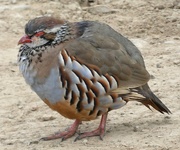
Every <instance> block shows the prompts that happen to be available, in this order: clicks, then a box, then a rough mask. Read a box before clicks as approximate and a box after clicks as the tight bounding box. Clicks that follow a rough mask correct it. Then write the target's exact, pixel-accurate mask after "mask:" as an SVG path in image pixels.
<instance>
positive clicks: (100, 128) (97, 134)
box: [74, 113, 107, 141]
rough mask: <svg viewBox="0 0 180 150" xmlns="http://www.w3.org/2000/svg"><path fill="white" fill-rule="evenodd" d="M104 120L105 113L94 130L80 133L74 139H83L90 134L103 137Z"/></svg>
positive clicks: (105, 118) (105, 117)
mask: <svg viewBox="0 0 180 150" xmlns="http://www.w3.org/2000/svg"><path fill="white" fill-rule="evenodd" d="M106 120H107V113H106V114H103V115H102V118H101V122H100V125H99V127H98V128H97V129H96V130H94V131H91V132H84V133H81V134H80V135H79V136H78V137H77V138H76V139H75V140H74V141H77V140H80V139H83V138H85V137H91V136H99V137H100V139H101V140H103V137H104V135H105V128H106Z"/></svg>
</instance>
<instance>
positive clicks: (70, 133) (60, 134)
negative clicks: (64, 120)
mask: <svg viewBox="0 0 180 150" xmlns="http://www.w3.org/2000/svg"><path fill="white" fill-rule="evenodd" d="M79 124H81V121H79V120H75V122H74V123H73V124H72V125H71V127H70V128H69V129H68V130H67V131H64V132H57V133H55V134H53V135H50V136H48V137H43V138H42V140H45V141H48V140H54V139H58V138H62V141H63V140H66V139H68V138H70V137H72V136H73V135H74V134H75V133H76V131H77V129H78V126H79Z"/></svg>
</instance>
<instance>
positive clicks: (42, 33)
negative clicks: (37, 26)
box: [35, 31, 45, 37]
mask: <svg viewBox="0 0 180 150" xmlns="http://www.w3.org/2000/svg"><path fill="white" fill-rule="evenodd" d="M44 34H45V33H44V32H43V31H40V32H37V33H36V34H35V36H36V37H40V36H42V35H44Z"/></svg>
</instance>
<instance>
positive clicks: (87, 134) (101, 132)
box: [74, 127, 105, 141]
mask: <svg viewBox="0 0 180 150" xmlns="http://www.w3.org/2000/svg"><path fill="white" fill-rule="evenodd" d="M104 135H105V129H104V128H101V127H99V128H97V129H96V130H94V131H91V132H84V133H80V135H79V136H78V137H76V139H75V140H74V141H77V140H80V139H83V138H85V137H92V136H99V137H100V139H101V140H103V137H104Z"/></svg>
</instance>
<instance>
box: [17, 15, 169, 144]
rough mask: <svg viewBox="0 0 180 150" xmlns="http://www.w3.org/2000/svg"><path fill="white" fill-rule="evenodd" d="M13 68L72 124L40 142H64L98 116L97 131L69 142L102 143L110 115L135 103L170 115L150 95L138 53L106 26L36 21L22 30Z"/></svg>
mask: <svg viewBox="0 0 180 150" xmlns="http://www.w3.org/2000/svg"><path fill="white" fill-rule="evenodd" d="M18 45H20V48H19V52H18V56H17V57H18V58H17V59H18V65H19V70H20V72H21V73H22V76H23V77H24V79H25V81H26V83H27V84H28V85H29V86H30V87H31V89H32V90H33V91H34V92H35V93H36V94H37V95H38V96H39V98H40V99H42V101H43V102H44V103H45V104H47V105H48V106H49V107H50V108H51V109H52V110H54V111H57V112H58V113H59V114H61V115H62V116H64V117H65V118H68V119H72V120H74V123H73V124H72V125H71V126H70V127H69V128H68V129H67V130H65V131H60V132H56V133H54V134H51V135H49V136H46V137H43V138H41V139H42V140H45V141H47V140H53V139H62V141H63V140H66V139H68V138H70V137H72V136H74V135H75V134H76V133H77V130H78V127H79V125H80V124H82V122H83V121H91V120H95V119H97V118H99V117H101V121H100V124H99V126H98V128H97V129H95V130H93V131H90V132H89V131H87V132H84V133H79V135H78V136H77V137H76V138H75V141H76V140H80V139H82V138H85V137H92V136H99V137H100V139H103V137H104V135H105V132H106V120H107V116H108V114H109V112H110V111H112V110H116V109H119V108H121V107H123V106H124V105H126V104H127V103H128V102H129V101H137V102H140V103H142V104H143V105H144V106H146V107H147V108H149V109H150V110H151V107H153V108H154V109H155V110H157V111H159V112H160V113H162V114H164V113H167V114H170V113H171V111H170V110H169V109H168V108H167V107H166V106H165V104H163V102H162V101H161V100H160V99H159V98H158V97H157V96H156V95H155V94H154V93H153V92H152V91H151V89H150V87H149V85H148V81H149V79H150V74H149V73H148V71H147V69H146V67H145V63H144V59H143V57H142V54H141V52H140V50H139V49H138V48H137V47H136V46H135V45H134V44H133V43H132V42H131V41H130V40H129V39H128V38H126V37H124V36H123V35H121V34H120V33H119V32H117V31H115V30H114V29H113V28H111V27H110V26H109V25H107V24H105V23H101V22H98V21H89V20H84V21H79V22H69V21H66V20H62V19H60V18H55V17H53V16H40V17H35V18H33V19H31V20H29V21H28V22H27V23H26V25H25V35H24V36H22V38H20V40H19V42H18Z"/></svg>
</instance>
